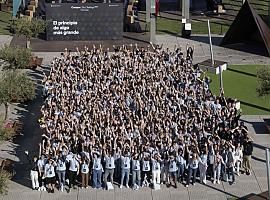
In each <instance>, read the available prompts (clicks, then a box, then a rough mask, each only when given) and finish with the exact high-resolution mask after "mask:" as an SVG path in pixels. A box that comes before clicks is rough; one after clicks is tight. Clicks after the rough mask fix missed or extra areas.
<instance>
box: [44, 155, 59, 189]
mask: <svg viewBox="0 0 270 200" xmlns="http://www.w3.org/2000/svg"><path fill="white" fill-rule="evenodd" d="M56 165H57V164H56V162H55V161H54V160H53V159H49V160H48V163H47V164H46V165H45V170H44V177H45V178H46V184H47V187H48V193H54V186H55V170H54V168H55V167H56Z"/></svg>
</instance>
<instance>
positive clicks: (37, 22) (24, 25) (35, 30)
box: [11, 18, 47, 40]
mask: <svg viewBox="0 0 270 200" xmlns="http://www.w3.org/2000/svg"><path fill="white" fill-rule="evenodd" d="M46 26H47V23H46V21H44V20H42V19H37V18H33V19H32V20H31V21H30V20H28V19H27V18H19V19H16V20H14V21H13V23H12V24H11V28H12V29H13V30H14V32H15V34H16V35H18V36H21V35H23V36H25V37H26V38H27V39H28V40H30V38H31V37H37V36H38V35H39V34H40V33H43V32H44V31H45V28H46Z"/></svg>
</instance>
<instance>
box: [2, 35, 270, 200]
mask: <svg viewBox="0 0 270 200" xmlns="http://www.w3.org/2000/svg"><path fill="white" fill-rule="evenodd" d="M157 39H158V41H159V42H160V43H163V44H164V46H165V47H167V46H168V47H170V48H172V47H173V46H174V44H177V43H179V44H181V45H182V46H185V44H186V43H187V42H189V43H191V44H192V43H193V42H192V41H190V40H186V39H182V38H177V37H174V36H166V35H165V36H163V35H162V36H157ZM0 45H1V37H0ZM195 48H196V50H195V56H194V58H195V60H200V61H201V60H202V59H205V58H208V52H207V51H208V50H209V47H208V46H207V44H205V43H202V42H196V43H195ZM214 49H215V50H216V56H220V57H223V58H224V59H225V61H226V60H227V59H229V63H233V61H235V62H237V63H233V64H241V63H242V61H241V60H237V57H239V56H237V55H234V50H226V49H224V48H221V47H214ZM35 54H36V55H38V56H41V57H43V58H44V65H48V64H49V63H50V61H51V59H52V58H53V57H55V56H58V55H60V53H57V52H55V53H42V52H35ZM238 55H241V56H243V57H246V58H249V55H248V54H245V53H243V52H238ZM260 59H262V60H263V62H265V63H270V59H269V58H265V57H260V56H253V55H251V59H250V60H249V61H250V62H254V63H255V62H257V61H258V60H260ZM47 70H48V68H46V67H43V68H38V69H37V70H36V71H30V72H29V74H30V75H31V76H32V77H33V78H36V79H38V80H40V79H41V78H42V73H43V72H46V71H47ZM37 92H38V94H37V97H36V99H35V100H34V101H33V102H31V103H29V104H27V105H21V104H16V105H11V106H10V117H11V118H16V119H20V120H22V121H23V122H24V124H25V126H24V134H25V135H24V136H22V137H20V138H18V139H17V140H15V141H14V142H5V143H3V144H1V145H0V150H1V151H0V157H1V158H10V159H11V160H14V161H15V162H16V164H15V170H16V172H17V174H16V175H15V177H14V178H13V179H12V180H11V181H10V184H9V192H8V194H7V195H5V196H0V198H1V200H21V199H22V200H25V199H29V200H36V199H40V200H54V199H55V200H56V199H57V200H69V199H70V200H84V199H89V200H102V199H114V200H122V199H123V200H133V199H134V200H135V199H136V200H137V199H142V200H144V199H145V200H148V199H152V200H164V199H166V200H174V199H175V200H176V199H189V200H190V199H194V200H196V199H198V200H199V199H200V200H201V199H207V200H220V199H221V200H222V199H224V200H225V199H230V198H240V197H245V196H247V195H250V194H253V193H254V194H257V193H261V192H263V191H266V190H267V180H266V164H265V148H266V147H268V148H270V134H269V133H267V132H266V129H265V127H264V124H263V120H264V119H265V118H270V114H269V115H268V116H242V118H241V120H243V121H244V122H245V123H246V125H247V126H248V128H249V130H250V134H251V136H252V137H253V138H254V142H255V148H254V154H253V157H252V161H251V162H252V174H251V176H245V175H241V176H240V177H238V176H236V184H235V185H233V186H231V185H229V184H228V183H224V182H222V184H220V185H214V184H212V183H210V182H209V183H208V184H207V185H201V184H196V186H190V187H189V188H185V187H184V186H183V185H181V184H178V188H177V189H174V188H166V187H164V186H162V189H161V190H159V191H154V190H152V189H149V188H143V189H141V190H139V191H133V190H131V189H126V188H124V189H122V190H121V189H119V188H118V187H117V186H115V190H113V191H104V190H94V189H92V188H89V189H86V190H82V189H77V190H72V191H71V192H70V193H69V194H67V193H66V192H64V193H61V192H59V191H56V193H55V194H48V193H47V192H38V191H32V190H31V188H30V187H31V186H30V185H31V184H30V179H29V172H28V170H27V168H26V158H25V156H24V153H23V152H24V150H26V149H31V152H35V151H36V150H37V149H36V147H37V144H38V142H39V141H40V129H39V127H38V125H37V123H36V121H37V119H38V117H39V116H40V112H39V109H40V106H41V105H42V102H43V99H42V98H41V95H40V85H39V87H38V91H37ZM1 111H2V112H3V108H2V107H0V114H1Z"/></svg>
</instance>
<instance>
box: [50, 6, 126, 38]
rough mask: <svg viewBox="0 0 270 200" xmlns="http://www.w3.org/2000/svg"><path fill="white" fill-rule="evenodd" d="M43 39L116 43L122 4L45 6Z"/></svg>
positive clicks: (119, 34)
mask: <svg viewBox="0 0 270 200" xmlns="http://www.w3.org/2000/svg"><path fill="white" fill-rule="evenodd" d="M45 9H46V20H47V21H48V26H47V29H46V34H47V40H57V41H58V40H116V39H121V38H122V37H123V4H122V3H76V4H75V3H54V4H46V5H45Z"/></svg>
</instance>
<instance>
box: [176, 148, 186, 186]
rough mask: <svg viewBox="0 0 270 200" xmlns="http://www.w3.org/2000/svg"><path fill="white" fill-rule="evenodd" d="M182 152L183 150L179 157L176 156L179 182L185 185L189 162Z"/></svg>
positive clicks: (180, 151)
mask: <svg viewBox="0 0 270 200" xmlns="http://www.w3.org/2000/svg"><path fill="white" fill-rule="evenodd" d="M182 152H183V150H182V149H180V150H179V153H178V155H177V156H176V161H177V168H178V173H177V178H178V182H182V183H183V181H184V173H185V169H186V168H187V162H186V160H185V158H184V156H183V153H182Z"/></svg>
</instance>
